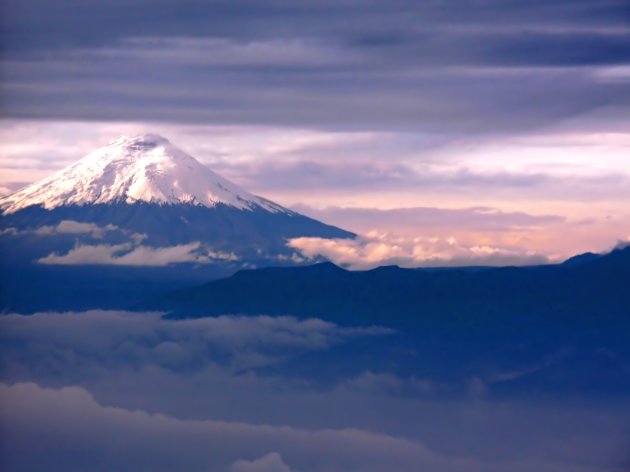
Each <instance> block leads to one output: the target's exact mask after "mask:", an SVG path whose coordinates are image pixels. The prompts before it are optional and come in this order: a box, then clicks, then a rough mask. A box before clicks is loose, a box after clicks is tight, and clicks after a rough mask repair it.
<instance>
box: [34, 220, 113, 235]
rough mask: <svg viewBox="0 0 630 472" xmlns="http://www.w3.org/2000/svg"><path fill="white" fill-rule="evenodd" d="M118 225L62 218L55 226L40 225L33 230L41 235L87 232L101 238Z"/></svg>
mask: <svg viewBox="0 0 630 472" xmlns="http://www.w3.org/2000/svg"><path fill="white" fill-rule="evenodd" d="M118 229H119V228H118V226H115V225H106V226H98V225H96V224H94V223H82V222H80V221H74V220H63V221H61V222H60V223H59V224H58V225H57V226H41V227H39V228H37V229H36V230H35V231H34V232H35V234H39V235H42V236H45V235H53V234H89V235H91V236H92V237H94V238H102V237H103V235H104V234H105V233H106V232H108V231H116V230H118Z"/></svg>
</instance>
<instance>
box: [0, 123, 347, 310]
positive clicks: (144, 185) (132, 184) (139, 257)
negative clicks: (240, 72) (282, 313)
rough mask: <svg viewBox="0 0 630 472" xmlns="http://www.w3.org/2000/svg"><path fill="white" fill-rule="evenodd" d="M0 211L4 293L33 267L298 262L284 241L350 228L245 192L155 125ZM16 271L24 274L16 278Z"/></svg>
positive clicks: (110, 269)
mask: <svg viewBox="0 0 630 472" xmlns="http://www.w3.org/2000/svg"><path fill="white" fill-rule="evenodd" d="M0 212H1V215H0V256H1V258H2V261H1V262H0V264H2V271H3V274H2V278H3V281H4V282H5V283H4V293H5V295H6V294H7V293H8V291H10V290H9V289H7V287H8V286H13V289H15V290H17V291H18V292H19V291H21V290H22V291H28V290H30V288H29V287H30V285H29V284H30V283H31V282H32V280H35V279H38V277H34V278H33V274H34V273H35V274H40V275H41V277H39V279H41V280H44V279H46V278H51V277H52V279H59V280H61V279H63V277H61V278H60V276H59V274H61V273H63V274H64V277H65V276H66V275H68V274H70V275H68V276H69V277H70V279H69V281H67V282H65V285H66V286H68V287H73V284H75V283H76V279H75V278H74V275H73V274H78V273H81V274H83V275H82V276H81V277H82V280H81V281H83V279H85V277H88V278H94V279H95V283H97V282H96V280H100V278H99V277H100V276H101V275H102V274H109V275H108V279H107V280H108V282H107V283H109V281H111V280H115V279H117V280H122V279H125V278H126V277H132V279H131V282H133V284H138V283H140V284H141V283H142V281H143V280H146V277H149V278H153V277H154V276H155V274H158V273H159V274H161V276H160V277H161V278H162V279H165V280H166V279H168V280H172V279H173V278H176V279H177V280H178V281H183V280H187V279H188V278H189V277H190V276H191V274H193V275H194V276H195V277H198V278H203V277H205V278H207V277H208V276H209V275H226V274H228V273H230V272H233V271H236V270H238V269H241V268H244V267H259V266H268V265H294V264H301V263H303V262H305V261H304V259H303V258H302V257H301V256H300V254H299V253H297V252H295V250H294V249H292V248H290V247H289V246H287V241H288V240H290V239H292V238H298V237H304V236H307V237H309V236H310V237H320V238H353V237H354V236H355V235H354V234H353V233H350V232H348V231H344V230H342V229H340V228H337V227H334V226H330V225H326V224H324V223H322V222H319V221H317V220H314V219H312V218H308V217H306V216H304V215H301V214H299V213H297V212H295V211H292V210H290V209H288V208H285V207H283V206H282V205H279V204H277V203H274V202H272V201H270V200H267V199H265V198H262V197H259V196H257V195H254V194H252V193H250V192H248V191H246V190H245V189H243V188H241V187H240V186H238V185H236V184H235V183H233V182H230V181H229V180H227V179H225V178H223V177H221V176H220V175H218V174H216V173H214V172H213V171H212V170H210V169H209V168H208V167H206V166H205V165H203V164H202V163H201V162H199V161H198V160H197V159H195V158H194V157H192V156H191V155H189V154H187V153H186V152H184V151H182V150H181V149H179V148H178V147H176V146H175V145H173V144H172V143H171V142H170V141H168V140H167V139H166V138H164V137H161V136H158V135H155V134H143V135H136V136H120V137H118V138H116V139H114V140H112V141H111V142H110V143H109V144H107V145H106V146H104V147H102V148H99V149H96V150H95V151H93V152H91V153H90V154H88V155H87V156H85V157H84V158H82V159H80V160H79V161H77V162H76V163H74V164H72V165H70V166H69V167H67V168H65V169H62V170H60V171H59V172H57V173H56V174H54V175H52V176H50V177H48V178H46V179H44V180H42V181H41V182H37V183H34V184H31V185H29V186H27V187H25V188H23V189H21V190H19V191H17V192H16V193H14V194H12V195H9V196H7V197H4V198H2V199H0ZM94 266H99V267H100V268H99V270H98V271H95V270H94ZM54 268H56V270H53V269H54ZM82 269H83V270H82ZM121 269H122V272H121ZM51 271H52V272H51ZM20 274H22V275H21V276H22V277H24V278H25V279H26V280H27V281H28V283H26V282H25V283H22V284H18V285H17V286H15V284H14V281H15V280H17V279H19V277H20ZM130 274H132V275H130ZM103 276H104V275H103ZM131 282H130V283H131ZM51 283H52V282H51ZM44 285H49V283H48V282H46V283H45V284H44ZM113 285H114V286H116V287H118V288H120V287H119V284H118V283H114V284H113ZM27 286H28V287H27ZM24 293H26V292H24ZM9 298H11V297H9Z"/></svg>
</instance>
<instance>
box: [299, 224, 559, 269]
mask: <svg viewBox="0 0 630 472" xmlns="http://www.w3.org/2000/svg"><path fill="white" fill-rule="evenodd" d="M287 245H288V246H289V247H291V248H293V249H296V250H298V251H299V252H300V253H301V254H302V255H303V256H304V257H306V258H308V259H314V258H316V257H318V256H321V257H325V258H326V259H328V260H330V261H332V262H334V263H335V264H338V265H341V266H344V267H348V268H350V269H370V268H373V267H377V266H382V265H399V266H401V267H435V266H456V265H527V264H543V263H546V262H548V260H547V258H546V257H545V256H542V255H538V254H535V253H530V252H527V251H525V250H522V249H519V248H515V247H496V246H491V245H472V246H466V245H463V244H460V243H458V241H457V240H456V239H455V238H453V237H449V238H444V237H413V236H397V235H392V234H387V233H378V232H374V231H373V232H370V233H368V234H367V235H366V236H358V237H357V238H355V239H325V238H312V237H302V238H294V239H291V240H289V241H288V242H287Z"/></svg>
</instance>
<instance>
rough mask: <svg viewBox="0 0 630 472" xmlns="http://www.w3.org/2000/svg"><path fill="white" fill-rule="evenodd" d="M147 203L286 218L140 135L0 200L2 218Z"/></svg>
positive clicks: (277, 207) (150, 136) (190, 160)
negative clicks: (33, 210) (34, 209)
mask: <svg viewBox="0 0 630 472" xmlns="http://www.w3.org/2000/svg"><path fill="white" fill-rule="evenodd" d="M136 202H148V203H157V204H179V203H188V204H193V205H201V206H205V207H209V208H212V207H215V206H217V205H218V204H225V205H228V206H230V207H234V208H238V209H241V210H254V209H263V210H266V211H269V212H272V213H278V212H280V213H289V214H290V213H292V212H291V211H290V210H287V209H285V208H283V207H282V206H280V205H277V204H275V203H273V202H271V201H269V200H266V199H264V198H261V197H258V196H256V195H252V194H251V193H249V192H247V191H245V190H243V189H242V188H240V187H239V186H238V185H236V184H234V183H232V182H230V181H228V180H226V179H224V178H223V177H221V176H219V175H217V174H215V173H214V172H212V171H211V170H210V169H208V168H207V167H206V166H204V165H203V164H201V163H200V162H199V161H197V160H196V159H195V158H194V157H192V156H190V155H189V154H186V153H185V152H184V151H182V150H181V149H179V148H177V147H176V146H174V145H173V144H171V143H170V142H169V141H168V140H167V139H165V138H163V137H161V136H158V135H154V134H144V135H137V136H120V137H118V138H116V139H114V140H113V141H111V142H110V143H109V144H108V145H107V146H105V147H102V148H99V149H97V150H95V151H93V152H91V153H90V154H88V155H87V156H85V157H84V158H83V159H81V160H80V161H78V162H76V163H75V164H72V165H71V166H69V167H66V168H65V169H62V170H61V171H59V172H57V173H56V174H54V175H52V176H50V177H48V178H46V179H44V180H42V181H41V182H38V183H35V184H32V185H29V186H27V187H25V188H23V189H22V190H20V191H18V192H16V193H14V194H12V195H9V196H7V197H4V198H2V199H0V208H1V209H2V211H3V213H4V214H5V215H7V214H10V213H14V212H17V211H19V210H21V209H24V208H26V207H29V206H31V205H41V206H42V207H44V208H46V209H53V208H56V207H60V206H65V205H86V204H109V203H136Z"/></svg>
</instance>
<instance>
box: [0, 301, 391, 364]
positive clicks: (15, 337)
mask: <svg viewBox="0 0 630 472" xmlns="http://www.w3.org/2000/svg"><path fill="white" fill-rule="evenodd" d="M0 332H1V333H2V335H1V336H0V340H2V341H3V342H6V343H7V346H8V345H10V344H11V343H13V342H18V343H19V342H29V343H34V345H33V346H32V348H31V351H32V352H31V354H36V355H35V357H34V358H35V359H37V358H39V356H41V359H47V360H45V361H44V362H45V363H46V362H51V363H55V364H57V363H59V368H61V369H65V368H68V367H69V365H65V364H64V362H65V361H68V359H69V358H68V357H67V356H63V357H62V358H55V356H52V357H51V356H50V353H55V352H65V353H66V354H68V355H69V354H70V353H72V356H70V358H73V359H74V358H75V356H76V359H81V363H85V364H86V365H88V366H89V365H92V366H93V363H97V364H98V363H100V362H101V360H102V359H103V357H104V355H103V353H105V352H106V353H108V361H107V363H108V365H109V366H117V365H120V366H125V365H127V366H128V365H137V366H138V367H141V366H143V365H146V364H156V365H160V366H163V367H166V368H172V367H176V366H182V365H185V364H187V363H189V362H190V361H191V360H194V359H196V360H197V362H199V361H200V360H203V362H201V364H199V368H202V367H204V366H207V365H209V364H212V362H214V361H217V362H219V361H220V362H221V363H226V364H229V365H230V366H232V367H233V368H235V369H238V370H243V369H253V368H256V367H260V366H265V365H269V364H273V363H277V362H280V361H282V360H284V359H286V358H287V357H288V356H290V355H291V354H293V353H299V352H305V351H315V350H324V349H328V348H330V347H331V346H332V345H335V344H338V343H341V342H345V341H348V340H350V339H352V338H356V337H361V336H379V335H386V334H390V333H392V332H393V331H392V330H390V329H387V328H382V327H377V326H371V327H369V326H368V327H341V326H338V325H336V324H334V323H330V322H327V321H323V320H320V319H317V318H311V319H306V320H298V319H296V318H293V317H288V316H281V317H271V316H219V317H207V318H199V319H185V320H177V321H174V320H166V319H163V318H162V317H161V314H160V313H130V312H120V311H99V310H94V311H87V312H79V313H64V314H59V313H36V314H33V315H30V316H22V315H6V316H3V317H1V318H0ZM4 354H5V357H6V356H7V355H9V354H15V355H16V356H17V355H19V352H16V351H13V350H12V349H10V348H9V347H7V349H6V350H5V352H4ZM130 355H131V358H130V357H129V356H130ZM18 357H19V356H18ZM81 363H74V362H70V365H72V366H73V369H74V371H75V372H76V373H80V370H81V369H80V368H79V367H80V365H79V364H81Z"/></svg>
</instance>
